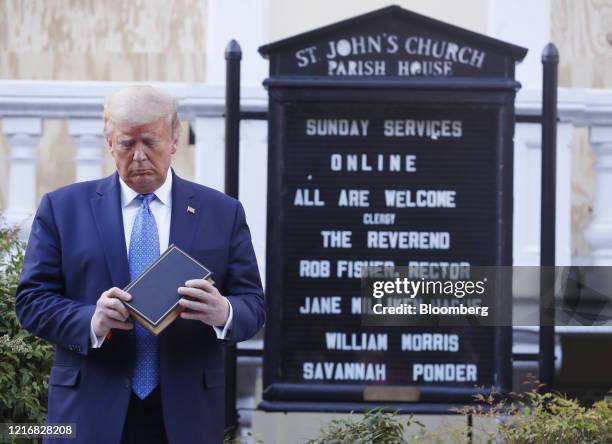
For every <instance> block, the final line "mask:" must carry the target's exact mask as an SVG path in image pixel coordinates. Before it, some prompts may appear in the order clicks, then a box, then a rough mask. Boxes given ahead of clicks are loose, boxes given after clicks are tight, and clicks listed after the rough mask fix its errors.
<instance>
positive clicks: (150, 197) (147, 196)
mask: <svg viewBox="0 0 612 444" xmlns="http://www.w3.org/2000/svg"><path fill="white" fill-rule="evenodd" d="M138 199H140V200H142V203H143V206H144V207H146V208H148V207H149V204H150V203H151V202H152V201H153V199H155V193H149V194H139V195H138Z"/></svg>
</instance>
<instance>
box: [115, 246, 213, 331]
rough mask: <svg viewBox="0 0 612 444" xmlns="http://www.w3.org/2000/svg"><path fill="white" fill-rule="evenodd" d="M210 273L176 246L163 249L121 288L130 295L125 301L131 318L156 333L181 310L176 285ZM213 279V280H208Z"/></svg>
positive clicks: (179, 285) (208, 275) (209, 275)
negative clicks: (145, 267) (154, 259)
mask: <svg viewBox="0 0 612 444" xmlns="http://www.w3.org/2000/svg"><path fill="white" fill-rule="evenodd" d="M211 276H212V272H211V271H210V270H209V269H208V268H206V267H205V266H204V265H202V264H201V263H199V262H198V261H197V260H195V259H194V258H192V257H191V256H189V255H188V254H187V253H185V252H184V251H183V250H181V249H180V248H179V247H177V246H176V245H170V246H169V247H168V249H167V250H166V251H164V252H163V253H162V255H161V256H160V257H159V258H158V259H157V260H156V261H155V262H153V263H152V264H151V265H149V266H148V267H147V269H146V270H144V271H143V272H142V273H140V275H139V276H138V277H137V278H136V279H134V280H133V281H132V282H130V284H129V285H128V286H127V287H125V288H124V290H125V291H127V292H128V293H130V295H132V299H131V300H130V301H129V302H124V304H125V305H126V306H127V309H128V311H129V312H130V314H131V315H132V317H133V318H134V319H135V320H136V321H138V322H139V323H140V324H141V325H142V326H143V327H145V328H146V329H147V330H149V331H150V332H151V333H153V334H155V335H158V334H160V333H161V332H162V331H163V330H164V329H165V328H166V327H167V326H168V325H170V324H171V323H172V321H174V320H175V319H176V318H177V317H178V316H179V315H180V314H181V312H182V311H183V310H184V307H182V306H180V305H179V303H178V301H179V299H181V297H182V296H181V295H179V294H178V291H177V290H178V288H179V287H182V286H184V285H185V281H188V280H190V279H209V280H210V279H211ZM211 282H212V280H211Z"/></svg>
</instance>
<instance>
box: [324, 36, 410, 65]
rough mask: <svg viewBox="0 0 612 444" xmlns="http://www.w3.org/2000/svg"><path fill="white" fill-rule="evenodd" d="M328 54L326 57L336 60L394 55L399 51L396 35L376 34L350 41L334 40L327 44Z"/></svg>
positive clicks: (353, 38)
mask: <svg viewBox="0 0 612 444" xmlns="http://www.w3.org/2000/svg"><path fill="white" fill-rule="evenodd" d="M327 44H328V52H327V54H325V57H326V58H327V59H328V60H329V59H335V58H337V57H348V56H350V55H352V56H355V55H363V54H383V53H387V54H393V53H396V52H397V50H398V49H399V47H398V44H397V36H396V35H393V34H391V35H388V34H386V33H385V34H376V35H368V36H365V35H358V36H354V37H351V38H348V39H340V40H332V41H329V42H327Z"/></svg>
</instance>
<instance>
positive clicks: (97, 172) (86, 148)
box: [68, 118, 105, 182]
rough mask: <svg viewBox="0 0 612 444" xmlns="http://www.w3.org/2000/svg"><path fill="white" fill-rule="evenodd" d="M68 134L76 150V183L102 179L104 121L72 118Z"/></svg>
mask: <svg viewBox="0 0 612 444" xmlns="http://www.w3.org/2000/svg"><path fill="white" fill-rule="evenodd" d="M68 133H69V134H70V135H71V136H72V140H73V141H74V145H75V148H76V150H75V151H76V154H75V157H74V161H75V168H76V181H77V182H84V181H86V180H94V179H100V178H101V177H102V173H103V168H104V143H105V142H104V137H103V135H102V120H100V119H79V118H71V119H70V120H69V121H68Z"/></svg>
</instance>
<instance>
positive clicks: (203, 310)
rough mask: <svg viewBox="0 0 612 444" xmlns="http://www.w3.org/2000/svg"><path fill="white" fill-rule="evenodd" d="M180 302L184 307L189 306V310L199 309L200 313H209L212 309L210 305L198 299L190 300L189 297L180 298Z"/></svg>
mask: <svg viewBox="0 0 612 444" xmlns="http://www.w3.org/2000/svg"><path fill="white" fill-rule="evenodd" d="M179 304H180V305H181V306H182V307H185V308H188V309H189V310H193V311H197V312H200V313H207V312H208V311H210V306H208V305H206V304H203V303H201V302H198V301H190V300H189V299H185V298H182V299H179Z"/></svg>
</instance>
